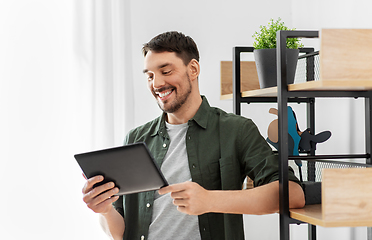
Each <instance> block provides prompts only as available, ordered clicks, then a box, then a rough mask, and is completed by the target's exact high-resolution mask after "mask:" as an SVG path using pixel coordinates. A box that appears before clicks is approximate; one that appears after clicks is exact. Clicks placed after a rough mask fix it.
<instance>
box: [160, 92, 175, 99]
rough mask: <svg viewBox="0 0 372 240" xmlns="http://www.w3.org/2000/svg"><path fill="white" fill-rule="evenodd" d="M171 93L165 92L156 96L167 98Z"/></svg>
mask: <svg viewBox="0 0 372 240" xmlns="http://www.w3.org/2000/svg"><path fill="white" fill-rule="evenodd" d="M171 92H172V91H168V92H165V93H158V94H159V96H160V97H161V98H163V97H165V96H168V95H169V94H170V93H171Z"/></svg>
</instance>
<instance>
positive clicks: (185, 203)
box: [159, 182, 210, 215]
mask: <svg viewBox="0 0 372 240" xmlns="http://www.w3.org/2000/svg"><path fill="white" fill-rule="evenodd" d="M167 193H171V197H172V198H173V204H174V205H176V206H177V210H178V211H180V212H182V213H186V214H189V215H201V214H203V213H206V212H208V206H209V204H210V199H209V192H208V190H206V189H204V188H203V187H201V186H200V185H199V184H197V183H195V182H183V183H178V184H173V185H170V186H167V187H164V188H161V189H160V190H159V194H160V195H163V194H167Z"/></svg>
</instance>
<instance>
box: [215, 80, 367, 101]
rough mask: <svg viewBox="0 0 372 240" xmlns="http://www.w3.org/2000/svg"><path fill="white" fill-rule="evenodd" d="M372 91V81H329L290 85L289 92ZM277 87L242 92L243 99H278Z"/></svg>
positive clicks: (223, 96) (225, 96) (225, 97)
mask: <svg viewBox="0 0 372 240" xmlns="http://www.w3.org/2000/svg"><path fill="white" fill-rule="evenodd" d="M368 90H372V81H371V80H358V81H355V80H350V81H346V80H341V81H339V80H327V81H321V80H317V81H309V82H304V83H295V84H290V85H288V91H368ZM277 92H278V88H277V87H271V88H264V89H256V90H250V91H245V92H242V97H276V96H277ZM232 96H233V95H232V94H226V95H222V96H221V99H231V98H232Z"/></svg>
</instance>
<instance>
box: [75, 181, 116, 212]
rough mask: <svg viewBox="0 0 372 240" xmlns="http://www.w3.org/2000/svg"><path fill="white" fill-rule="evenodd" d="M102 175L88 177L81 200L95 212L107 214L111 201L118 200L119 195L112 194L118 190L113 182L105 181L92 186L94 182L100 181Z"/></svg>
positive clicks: (110, 207)
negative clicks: (99, 184)
mask: <svg viewBox="0 0 372 240" xmlns="http://www.w3.org/2000/svg"><path fill="white" fill-rule="evenodd" d="M102 181H103V176H94V177H92V178H89V179H88V180H87V181H86V183H85V185H84V187H83V191H82V192H83V201H84V202H85V204H86V205H87V207H88V208H90V209H92V210H93V212H95V213H101V214H104V215H105V214H107V213H109V212H110V210H111V209H112V203H113V202H115V201H116V200H118V198H119V196H114V194H116V193H118V192H119V189H118V188H117V187H115V184H114V183H113V182H108V183H105V184H103V185H101V186H98V187H95V188H93V186H94V184H96V183H99V182H102Z"/></svg>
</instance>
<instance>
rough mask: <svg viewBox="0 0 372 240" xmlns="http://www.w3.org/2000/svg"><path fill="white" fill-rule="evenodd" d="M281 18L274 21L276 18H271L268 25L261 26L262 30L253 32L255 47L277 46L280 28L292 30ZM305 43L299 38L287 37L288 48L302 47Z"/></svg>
mask: <svg viewBox="0 0 372 240" xmlns="http://www.w3.org/2000/svg"><path fill="white" fill-rule="evenodd" d="M281 20H282V19H281V18H278V20H276V21H274V19H270V22H269V23H268V25H267V26H262V25H261V26H260V31H259V32H255V34H253V36H252V37H253V38H254V39H255V41H254V43H253V47H254V48H255V49H265V48H276V32H277V31H279V30H290V31H293V30H295V28H293V29H289V28H288V27H286V26H284V22H281ZM302 47H303V44H301V43H300V40H299V39H298V38H287V48H292V49H297V48H302Z"/></svg>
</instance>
